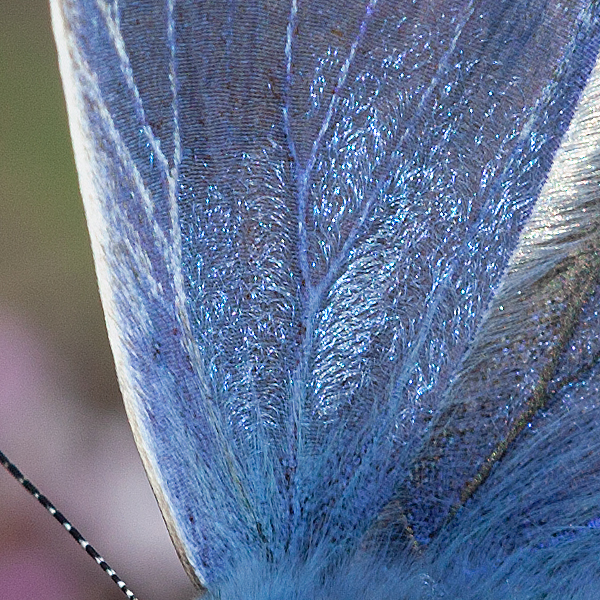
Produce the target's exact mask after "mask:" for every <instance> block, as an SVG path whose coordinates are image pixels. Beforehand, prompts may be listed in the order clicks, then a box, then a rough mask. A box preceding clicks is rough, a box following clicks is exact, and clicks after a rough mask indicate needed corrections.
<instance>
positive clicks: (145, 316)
mask: <svg viewBox="0 0 600 600" xmlns="http://www.w3.org/2000/svg"><path fill="white" fill-rule="evenodd" d="M51 7H52V17H53V26H54V31H55V36H56V41H57V47H58V54H59V62H60V67H61V73H62V78H63V85H64V90H65V96H66V100H67V107H68V112H69V121H70V127H71V134H72V138H73V146H74V150H75V157H76V162H77V168H78V173H79V181H80V187H81V191H82V196H83V199H84V204H85V209H86V215H87V220H88V226H89V229H90V234H91V239H92V247H93V252H94V257H95V262H96V269H97V273H98V280H99V286H100V293H101V297H102V301H103V306H104V311H105V315H106V321H107V326H108V332H109V338H110V341H111V345H112V349H113V353H114V357H115V363H116V367H117V373H118V377H119V382H120V386H121V390H122V392H123V397H124V400H125V405H126V408H127V412H128V416H129V420H130V423H131V426H132V429H133V432H134V437H135V439H136V443H137V446H138V449H139V452H140V454H141V456H142V460H143V462H144V466H145V469H146V472H147V474H148V477H149V479H150V481H151V484H152V487H153V490H154V493H155V495H156V498H157V500H158V503H159V505H160V507H161V510H162V513H163V516H164V518H165V521H166V523H167V527H168V529H169V532H170V534H171V538H172V540H173V542H174V544H175V547H176V549H177V551H178V554H179V557H180V559H181V561H182V563H183V564H184V566H185V567H186V570H187V572H188V574H189V575H190V577H191V578H192V580H193V581H195V582H196V584H197V585H198V588H199V590H201V591H202V592H204V593H207V594H208V595H209V597H215V598H224V599H225V598H241V597H248V598H265V599H267V598H269V599H271V598H272V599H275V598H277V599H279V598H281V599H284V598H300V597H302V598H304V597H309V598H315V599H317V598H331V599H335V598H340V599H345V600H346V599H348V600H351V599H352V598H360V597H362V596H364V595H366V594H368V595H370V596H373V597H376V598H390V599H400V598H432V597H435V598H437V597H440V598H441V597H451V598H464V599H467V598H482V597H483V598H587V597H595V594H596V592H597V590H598V589H600V588H599V587H598V586H599V584H600V573H599V569H598V560H597V554H598V549H599V548H600V537H599V536H600V531H599V528H600V480H599V477H600V475H599V474H600V469H599V467H600V465H598V464H597V458H596V457H597V456H598V442H599V441H600V438H599V437H598V434H597V433H596V424H597V422H598V419H597V418H596V417H597V416H599V413H598V407H597V398H598V394H597V391H598V385H599V383H600V371H599V369H600V366H599V365H598V357H599V356H600V353H599V351H600V343H599V342H598V331H599V328H598V302H599V298H598V293H599V290H598V273H599V272H600V271H599V267H600V255H599V251H600V247H599V244H600V240H599V237H598V225H599V224H600V221H599V222H597V221H596V218H599V215H598V214H597V213H598V212H599V211H598V201H597V198H598V183H599V181H600V179H599V177H600V175H599V172H598V166H599V165H600V162H599V158H600V157H599V156H598V152H599V151H598V150H597V149H598V148H600V145H599V144H598V142H599V141H600V126H599V123H600V120H599V119H600V107H599V97H600V96H599V94H600V65H599V64H597V57H598V50H599V46H600V15H599V12H600V8H599V6H598V4H597V3H596V2H589V1H576V0H573V1H572V2H567V3H560V2H549V1H547V0H543V1H542V0H531V1H525V0H519V1H516V2H515V1H514V0H510V1H509V0H505V1H502V0H496V1H494V2H490V1H489V0H480V1H476V0H470V1H469V0H461V1H457V0H446V1H443V2H423V1H420V2H419V1H417V0H403V1H395V2H392V1H390V0H362V1H358V0H351V1H349V0H337V1H335V2H331V1H330V2H328V1H326V0H325V1H321V2H314V1H309V0H306V1H303V0H289V2H259V1H256V0H248V1H246V2H234V1H232V0H228V1H226V0H223V1H211V2H203V1H197V0H196V1H191V0H164V1H160V2H159V1H150V0H148V1H146V2H119V1H117V0H115V1H108V0H52V2H51Z"/></svg>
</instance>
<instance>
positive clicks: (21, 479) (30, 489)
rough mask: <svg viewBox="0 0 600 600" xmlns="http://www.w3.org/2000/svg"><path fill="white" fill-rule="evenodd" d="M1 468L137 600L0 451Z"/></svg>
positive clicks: (132, 599)
mask: <svg viewBox="0 0 600 600" xmlns="http://www.w3.org/2000/svg"><path fill="white" fill-rule="evenodd" d="M0 463H1V464H2V466H3V467H4V468H5V469H6V470H7V471H8V472H9V473H10V474H11V475H12V476H13V477H14V478H15V479H16V480H17V481H18V482H19V483H20V484H21V485H22V486H23V487H24V488H25V489H26V490H27V491H28V492H29V493H30V494H31V495H32V496H33V497H34V498H35V499H36V500H37V501H38V502H39V503H40V504H41V505H42V506H43V507H44V508H45V509H46V510H47V511H48V512H49V513H50V514H51V515H52V516H53V517H54V518H55V519H56V520H57V521H58V522H59V523H60V524H61V525H62V526H63V527H64V528H65V529H66V530H67V531H68V532H69V533H70V534H71V537H72V538H73V539H74V540H75V541H76V542H77V543H78V544H79V545H80V546H81V547H82V548H83V549H84V550H85V551H86V552H87V553H88V554H89V555H90V556H91V557H92V558H93V559H94V560H95V561H96V563H97V564H98V566H99V567H100V568H101V569H102V570H103V571H104V572H105V573H106V574H107V575H108V576H109V577H110V578H111V579H112V580H113V581H114V582H115V583H116V584H117V585H118V586H119V589H120V590H121V591H122V592H123V593H124V594H125V595H126V596H127V597H128V598H129V599H130V600H138V598H137V596H136V595H135V594H134V593H133V592H132V591H131V590H130V589H129V588H128V587H127V585H125V582H124V581H123V580H122V579H121V578H120V577H119V576H118V575H117V574H116V572H115V571H114V569H113V568H112V567H111V566H110V565H109V564H108V563H107V562H106V561H105V560H104V559H103V558H102V556H100V554H98V552H97V551H96V549H95V548H94V547H93V546H92V545H91V544H90V543H89V542H88V541H87V540H86V539H85V538H84V537H83V536H82V535H81V533H79V531H78V530H77V529H76V528H75V527H73V525H71V523H70V522H69V521H68V520H67V519H66V518H65V516H64V515H63V514H62V513H61V512H60V511H59V510H57V509H56V507H55V506H54V504H52V502H50V500H48V498H46V496H44V494H42V493H40V491H39V490H38V489H37V487H35V485H33V483H31V481H29V479H27V478H26V477H25V476H24V475H23V473H21V471H20V470H19V468H18V467H17V466H16V465H15V464H14V463H13V462H11V461H10V460H9V459H8V458H7V457H6V455H5V454H4V453H3V452H2V451H0Z"/></svg>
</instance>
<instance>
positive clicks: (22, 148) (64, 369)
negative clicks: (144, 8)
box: [0, 0, 193, 600]
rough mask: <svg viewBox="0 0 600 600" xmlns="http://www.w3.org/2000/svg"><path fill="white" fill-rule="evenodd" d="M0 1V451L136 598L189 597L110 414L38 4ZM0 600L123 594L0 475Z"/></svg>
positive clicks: (91, 286)
mask: <svg viewBox="0 0 600 600" xmlns="http://www.w3.org/2000/svg"><path fill="white" fill-rule="evenodd" d="M0 6H1V11H0V449H2V450H3V451H4V452H5V453H6V454H7V455H8V457H9V458H10V459H12V460H13V461H14V462H16V463H17V465H18V466H19V467H20V468H21V470H22V471H23V472H24V473H25V475H26V476H27V477H29V478H30V479H31V480H32V481H33V482H34V484H36V485H37V486H38V487H40V488H41V490H42V492H43V493H45V494H46V495H47V496H48V497H49V498H50V499H51V500H52V501H53V502H54V503H55V504H56V505H57V507H58V508H59V510H62V511H63V512H64V513H65V514H66V516H67V517H68V518H69V519H70V520H71V521H72V522H73V523H74V525H75V526H76V527H78V528H79V530H80V531H81V532H82V534H83V535H84V536H86V537H87V538H88V539H89V541H90V542H91V543H92V544H93V545H94V546H95V547H96V548H97V550H98V551H99V552H100V553H101V554H102V555H103V556H104V557H105V558H106V560H107V561H108V562H109V563H110V564H111V566H112V567H113V568H114V569H115V570H116V571H117V572H118V573H119V574H120V575H121V576H122V577H123V578H124V579H125V581H126V582H127V583H128V585H129V586H130V587H131V588H132V590H133V591H134V592H135V593H136V594H137V595H138V596H139V597H140V599H141V600H158V599H160V600H176V599H177V600H179V599H186V598H192V597H193V592H192V588H191V585H190V584H189V583H188V580H187V577H186V576H185V574H184V573H183V570H182V568H181V566H180V565H179V561H178V560H177V557H176V555H175V551H174V550H173V548H172V546H171V543H170V540H169V538H168V535H167V533H166V529H165V527H164V524H163V522H162V519H161V517H160V514H159V511H158V508H157V505H156V502H155V501H154V497H153V496H152V493H151V491H150V488H149V486H148V484H147V482H146V478H145V475H144V473H143V469H142V466H141V462H140V460H139V458H138V456H137V452H136V450H135V448H134V445H133V439H132V436H131V434H130V431H129V428H128V425H127V423H126V419H125V414H124V411H123V409H122V406H121V398H120V393H119V391H118V387H117V384H116V378H115V375H114V368H113V364H112V356H111V354H110V350H109V348H108V342H107V338H106V331H105V328H104V321H103V317H102V313H101V309H100V302H99V298H98V293H97V288H96V282H95V276H94V273H93V266H92V257H91V252H90V249H89V241H88V238H87V231H86V229H85V222H84V216H83V208H82V206H81V200H80V197H79V192H78V189H77V181H76V176H75V168H74V163H73V157H72V152H71V146H70V140H69V137H68V131H67V122H66V113H65V108H64V101H63V97H62V89H61V87H60V81H59V75H58V67H57V61H56V52H55V48H54V42H53V39H52V34H51V28H50V16H49V7H48V5H47V0H2V2H1V3H0ZM0 597H1V598H2V599H3V600H16V599H19V600H23V599H29V598H31V599H34V598H35V599H36V600H37V599H39V600H55V599H56V600H58V599H61V600H71V599H73V600H75V599H77V600H99V599H103V600H110V599H113V598H114V599H118V598H124V597H125V596H123V595H122V594H121V592H119V590H118V589H117V588H116V587H115V586H114V584H113V583H112V582H111V581H110V580H109V578H108V577H107V576H106V575H104V574H103V573H102V572H101V571H100V569H98V568H97V566H96V565H95V563H94V562H93V561H92V560H91V559H90V558H89V557H88V556H87V554H86V553H85V552H84V551H83V550H81V548H79V546H78V545H77V544H76V543H75V542H74V541H73V540H72V539H71V538H70V537H69V536H68V534H67V533H66V532H65V531H64V530H63V529H62V528H61V527H60V525H59V524H58V523H56V522H55V521H54V520H53V519H52V518H51V517H50V515H49V514H48V513H46V511H44V510H43V509H42V507H40V506H39V505H37V503H36V502H35V501H34V500H33V499H32V498H30V497H29V495H28V494H27V493H26V492H25V490H23V489H21V488H20V487H19V486H18V484H17V483H16V482H15V481H13V480H12V479H11V478H10V477H9V475H8V474H7V473H5V472H4V471H2V472H0Z"/></svg>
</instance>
